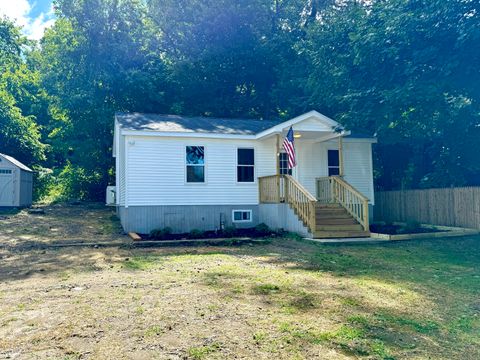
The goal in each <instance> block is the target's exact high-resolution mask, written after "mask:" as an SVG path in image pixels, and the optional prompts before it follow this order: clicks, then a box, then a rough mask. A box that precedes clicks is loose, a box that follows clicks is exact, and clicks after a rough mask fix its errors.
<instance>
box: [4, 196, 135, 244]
mask: <svg viewBox="0 0 480 360" xmlns="http://www.w3.org/2000/svg"><path fill="white" fill-rule="evenodd" d="M37 209H41V210H43V212H38V213H30V212H29V210H28V209H24V210H21V211H19V212H17V213H16V214H14V215H4V216H2V212H0V246H1V247H9V248H10V249H11V250H27V249H32V248H41V247H45V246H46V245H54V244H73V243H77V244H78V243H92V244H93V243H97V242H106V243H108V242H119V241H120V242H121V241H124V242H128V238H127V237H126V236H124V234H123V230H122V228H121V226H120V223H119V221H118V219H117V217H116V215H115V211H114V209H113V208H111V207H106V206H104V205H103V204H99V203H86V204H79V205H68V204H55V205H52V206H39V207H37Z"/></svg>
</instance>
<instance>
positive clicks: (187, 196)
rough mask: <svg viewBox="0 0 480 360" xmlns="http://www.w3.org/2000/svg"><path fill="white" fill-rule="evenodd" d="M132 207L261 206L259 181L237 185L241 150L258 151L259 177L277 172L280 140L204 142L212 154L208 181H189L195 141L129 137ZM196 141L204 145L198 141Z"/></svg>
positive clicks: (128, 160) (207, 170) (128, 157)
mask: <svg viewBox="0 0 480 360" xmlns="http://www.w3.org/2000/svg"><path fill="white" fill-rule="evenodd" d="M128 138H129V139H131V141H128V142H127V145H126V146H127V149H126V151H127V164H128V166H127V176H126V181H127V184H128V186H127V196H128V206H135V205H219V204H222V205H227V204H232V205H236V204H239V205H241V204H258V183H257V182H256V181H255V182H254V183H237V181H236V180H237V161H236V159H237V148H253V149H255V179H256V178H257V177H258V176H265V175H272V174H275V171H276V164H275V142H274V139H269V140H264V141H258V140H257V141H255V140H234V139H202V141H201V144H198V145H202V146H204V147H205V152H206V153H207V154H208V160H207V168H206V179H207V181H206V183H203V184H201V186H191V184H186V183H185V171H186V168H185V147H186V146H188V145H191V144H192V139H189V138H174V137H168V138H166V137H145V136H135V137H133V136H129V137H128ZM196 140H197V141H195V143H198V139H196Z"/></svg>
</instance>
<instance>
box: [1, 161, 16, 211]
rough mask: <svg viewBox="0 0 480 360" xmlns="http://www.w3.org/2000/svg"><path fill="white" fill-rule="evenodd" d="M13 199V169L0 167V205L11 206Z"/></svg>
mask: <svg viewBox="0 0 480 360" xmlns="http://www.w3.org/2000/svg"><path fill="white" fill-rule="evenodd" d="M14 199H15V193H14V187H13V171H12V170H11V169H2V168H0V206H13V205H14V204H15V202H14Z"/></svg>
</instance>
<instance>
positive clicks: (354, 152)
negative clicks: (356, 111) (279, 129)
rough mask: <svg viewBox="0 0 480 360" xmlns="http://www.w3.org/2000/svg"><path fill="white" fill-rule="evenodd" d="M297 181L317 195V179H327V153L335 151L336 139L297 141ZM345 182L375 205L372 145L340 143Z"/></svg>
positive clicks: (353, 142) (349, 141) (346, 141)
mask: <svg viewBox="0 0 480 360" xmlns="http://www.w3.org/2000/svg"><path fill="white" fill-rule="evenodd" d="M295 144H296V151H297V159H298V161H297V162H298V168H297V174H298V175H297V176H298V181H299V182H300V183H301V184H302V185H303V186H304V187H305V188H306V189H307V190H308V191H309V192H310V193H311V194H312V195H314V196H315V195H316V182H315V179H316V178H318V177H324V176H328V150H329V149H332V150H338V140H332V141H328V142H321V143H315V142H313V141H311V140H302V139H299V140H296V141H295ZM343 161H344V172H345V180H346V181H348V182H349V183H350V184H351V185H352V186H354V187H355V188H356V189H357V190H358V191H360V192H361V193H362V194H364V195H365V196H366V197H367V198H368V199H369V200H370V203H371V204H374V193H373V167H372V155H371V144H370V143H369V142H364V141H358V142H356V141H355V140H354V139H351V140H350V139H348V140H347V139H345V140H344V142H343Z"/></svg>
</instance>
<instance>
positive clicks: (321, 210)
mask: <svg viewBox="0 0 480 360" xmlns="http://www.w3.org/2000/svg"><path fill="white" fill-rule="evenodd" d="M315 212H316V213H337V212H347V210H346V209H345V208H343V207H334V208H322V207H320V208H319V207H317V208H315Z"/></svg>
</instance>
